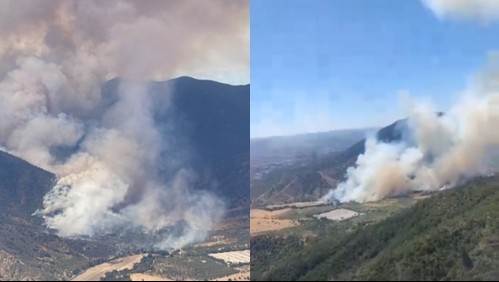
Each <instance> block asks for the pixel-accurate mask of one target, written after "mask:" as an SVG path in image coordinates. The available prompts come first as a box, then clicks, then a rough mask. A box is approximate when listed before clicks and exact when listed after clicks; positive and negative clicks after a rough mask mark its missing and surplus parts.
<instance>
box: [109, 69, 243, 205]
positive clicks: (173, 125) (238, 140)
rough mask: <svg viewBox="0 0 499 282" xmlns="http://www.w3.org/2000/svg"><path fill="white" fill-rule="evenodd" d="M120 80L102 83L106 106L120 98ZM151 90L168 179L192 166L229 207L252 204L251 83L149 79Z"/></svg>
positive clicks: (204, 185) (204, 186)
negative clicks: (164, 142)
mask: <svg viewBox="0 0 499 282" xmlns="http://www.w3.org/2000/svg"><path fill="white" fill-rule="evenodd" d="M120 82H121V80H120V79H119V78H118V79H113V80H110V81H109V82H107V83H106V85H104V87H103V96H104V97H105V98H106V103H105V107H109V106H110V105H112V104H113V103H114V102H116V101H117V95H119V91H118V90H119V84H120ZM147 95H151V97H152V99H153V101H154V109H153V110H154V118H155V123H156V125H157V127H158V128H160V132H161V133H162V134H163V136H164V137H165V138H166V139H167V140H168V144H169V147H170V149H169V150H168V151H167V152H165V154H164V155H163V156H160V157H161V158H163V159H164V160H165V161H164V162H160V164H159V165H160V167H161V169H162V174H163V176H164V178H165V179H168V178H169V177H170V176H171V173H173V172H175V171H176V169H178V168H180V167H188V168H192V169H194V170H195V171H196V172H197V173H198V175H199V176H200V179H199V181H198V189H205V190H209V191H213V192H215V193H216V194H217V195H218V196H219V197H222V198H223V199H225V200H226V202H227V203H228V204H229V206H230V207H243V206H248V204H249V151H250V145H249V132H250V129H249V118H250V106H249V105H250V103H249V97H250V86H249V85H238V86H234V85H229V84H223V83H219V82H215V81H211V80H198V79H194V78H191V77H179V78H176V79H171V80H168V81H163V82H151V83H149V84H148V90H147ZM172 160H173V161H172Z"/></svg>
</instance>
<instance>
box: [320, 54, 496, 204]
mask: <svg viewBox="0 0 499 282" xmlns="http://www.w3.org/2000/svg"><path fill="white" fill-rule="evenodd" d="M498 59H499V58H498V57H497V55H496V54H491V55H490V65H489V66H488V68H487V69H486V70H485V71H483V72H482V73H481V74H480V75H479V76H477V79H476V80H475V83H473V84H472V85H471V86H470V87H469V89H468V90H466V91H465V92H464V94H463V98H462V99H461V100H460V101H459V102H458V103H457V104H455V105H454V106H453V107H452V108H451V109H450V110H449V111H448V112H446V113H445V114H443V115H440V114H438V113H437V110H436V108H434V107H433V106H432V105H431V104H429V103H423V102H415V101H412V100H411V99H410V98H409V97H408V96H407V95H406V96H404V99H403V100H404V101H403V102H404V105H405V107H406V109H407V113H408V120H407V126H406V128H405V132H404V134H403V138H402V140H400V141H396V142H392V143H383V142H380V141H377V140H376V138H372V137H371V138H368V139H367V141H366V150H365V153H364V154H363V155H360V156H359V157H358V159H357V162H356V166H355V167H351V168H349V169H348V170H347V180H346V181H345V182H343V183H341V184H340V185H339V186H338V187H337V188H336V189H335V190H332V191H331V192H330V193H329V194H328V195H326V197H325V199H326V200H332V199H336V200H339V201H340V202H349V201H356V202H367V201H377V200H380V199H383V198H386V197H390V196H398V195H403V194H407V193H409V192H411V191H436V190H439V189H444V188H451V187H453V186H455V185H458V184H460V183H461V182H462V181H463V180H466V179H468V178H469V177H473V176H477V175H482V174H484V173H487V172H489V171H488V170H489V162H490V157H491V154H490V152H491V150H493V149H494V148H497V146H499V131H498V130H497V125H498V124H499V87H498V86H499V64H498V62H499V60H498Z"/></svg>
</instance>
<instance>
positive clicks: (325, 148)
mask: <svg viewBox="0 0 499 282" xmlns="http://www.w3.org/2000/svg"><path fill="white" fill-rule="evenodd" d="M375 130H376V129H374V128H365V129H345V130H332V131H327V132H318V133H307V134H298V135H292V136H276V137H266V138H254V139H251V143H250V146H251V161H252V162H255V163H262V162H285V161H288V160H291V161H293V160H296V159H301V158H306V157H308V156H310V155H311V154H319V155H323V154H327V153H331V152H338V151H343V150H345V149H346V148H348V146H350V145H351V144H352V143H353V142H356V141H358V140H361V139H362V138H364V137H365V136H366V133H367V132H371V131H375Z"/></svg>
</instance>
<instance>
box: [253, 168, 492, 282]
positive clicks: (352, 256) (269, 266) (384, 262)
mask: <svg viewBox="0 0 499 282" xmlns="http://www.w3.org/2000/svg"><path fill="white" fill-rule="evenodd" d="M287 246H289V247H287ZM251 248H252V266H253V269H254V271H253V272H252V280H497V279H499V177H497V176H495V177H488V178H479V179H475V180H473V181H470V182H469V183H468V184H466V185H462V186H461V187H457V188H455V189H452V190H447V191H443V192H440V193H438V194H436V195H434V196H433V197H430V198H428V199H425V200H421V201H420V202H418V203H416V204H415V205H414V206H412V207H411V208H408V209H405V210H402V211H401V212H399V213H397V214H396V215H394V216H392V217H389V218H387V219H385V220H383V221H381V222H378V223H376V224H372V225H364V226H358V227H357V228H355V229H354V230H353V231H348V232H346V231H344V230H340V229H337V228H336V229H335V228H331V230H328V232H326V233H325V235H324V234H323V235H321V236H318V237H317V238H315V239H311V240H309V241H306V242H305V241H304V240H303V239H302V238H297V237H292V236H291V237H286V238H278V237H275V236H274V237H272V236H264V237H256V238H253V239H252V245H251ZM269 254H272V255H269Z"/></svg>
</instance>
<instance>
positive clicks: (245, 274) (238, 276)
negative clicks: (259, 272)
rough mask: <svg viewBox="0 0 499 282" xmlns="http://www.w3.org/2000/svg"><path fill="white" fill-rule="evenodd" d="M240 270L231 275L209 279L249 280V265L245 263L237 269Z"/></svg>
mask: <svg viewBox="0 0 499 282" xmlns="http://www.w3.org/2000/svg"><path fill="white" fill-rule="evenodd" d="M238 270H239V271H240V272H239V273H235V274H232V275H227V276H224V277H220V278H217V279H213V280H211V281H229V280H230V281H250V266H249V265H245V266H243V267H241V268H239V269H238Z"/></svg>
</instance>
